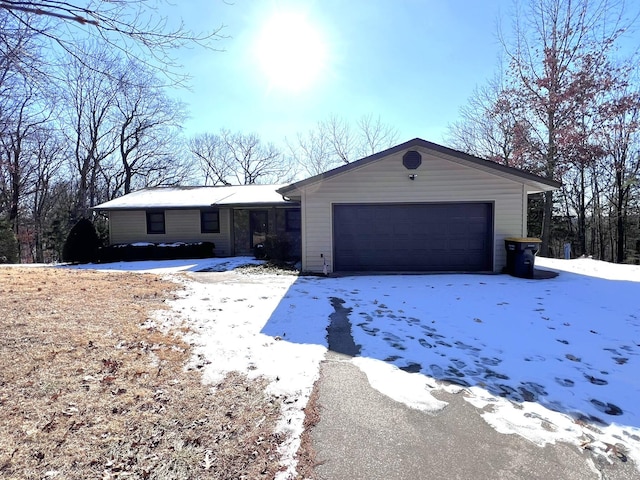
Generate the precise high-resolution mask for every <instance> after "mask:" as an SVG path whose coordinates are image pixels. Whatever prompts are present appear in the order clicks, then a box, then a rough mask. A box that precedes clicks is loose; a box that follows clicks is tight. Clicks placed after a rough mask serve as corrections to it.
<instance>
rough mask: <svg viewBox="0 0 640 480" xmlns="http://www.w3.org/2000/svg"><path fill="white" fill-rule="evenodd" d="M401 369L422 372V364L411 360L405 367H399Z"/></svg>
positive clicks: (408, 371)
mask: <svg viewBox="0 0 640 480" xmlns="http://www.w3.org/2000/svg"><path fill="white" fill-rule="evenodd" d="M398 368H399V369H400V370H404V371H405V372H407V373H420V371H421V370H422V365H420V364H419V363H414V362H409V364H408V365H406V366H404V367H398Z"/></svg>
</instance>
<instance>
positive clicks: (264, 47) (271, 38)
mask: <svg viewBox="0 0 640 480" xmlns="http://www.w3.org/2000/svg"><path fill="white" fill-rule="evenodd" d="M255 42H256V43H255V48H254V53H255V56H256V60H257V63H258V67H259V70H260V72H262V74H263V75H265V77H266V81H267V83H268V87H269V88H270V89H280V90H287V91H295V92H301V91H304V90H308V89H310V88H311V87H312V86H313V85H314V84H315V83H316V82H317V81H318V80H319V79H320V78H321V76H322V75H323V71H324V70H325V68H326V64H327V44H326V41H325V40H324V39H323V37H322V34H321V32H320V30H319V29H318V28H317V27H316V26H315V25H314V24H313V22H311V21H310V20H309V19H308V18H307V17H306V16H305V15H303V14H300V13H293V12H288V13H284V12H279V13H275V14H273V15H272V16H270V17H268V18H267V19H266V20H265V21H264V23H263V25H262V27H261V28H260V30H259V33H258V35H257V37H256V40H255Z"/></svg>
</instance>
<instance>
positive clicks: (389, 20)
mask: <svg viewBox="0 0 640 480" xmlns="http://www.w3.org/2000/svg"><path fill="white" fill-rule="evenodd" d="M510 8H511V1H510V0H482V1H478V0H451V1H442V0H369V1H366V0H298V1H294V0H283V1H276V0H265V1H257V0H253V1H251V0H233V1H231V0H227V1H226V2H225V1H221V0H188V1H181V2H179V3H177V5H176V8H174V9H172V11H173V12H176V11H179V12H180V15H181V16H182V18H183V20H184V22H185V23H186V25H187V27H189V28H190V29H194V30H205V29H212V28H216V27H217V26H219V25H220V24H224V25H226V27H225V29H224V30H223V31H222V33H223V34H225V35H228V36H229V38H227V39H224V40H221V41H219V42H218V46H219V47H220V48H223V49H224V51H223V52H212V51H205V50H202V49H192V50H188V51H185V52H183V54H182V55H181V58H180V61H181V62H182V63H183V64H184V68H185V73H189V74H190V75H192V77H193V81H192V86H193V90H192V92H180V93H179V97H180V98H181V99H182V100H183V101H185V102H186V103H187V104H188V107H189V109H190V112H191V118H190V119H189V121H188V122H187V123H186V124H185V128H186V133H187V135H192V134H194V133H200V132H217V131H218V130H219V129H220V128H223V127H224V128H228V129H230V130H232V131H241V132H243V133H250V132H256V133H258V134H259V135H260V137H261V138H262V139H263V140H265V141H273V142H274V143H280V142H281V141H282V140H283V139H284V137H289V138H293V137H295V135H296V133H297V132H299V131H307V130H308V129H310V128H312V127H313V125H314V124H315V123H316V122H317V121H319V120H324V119H326V118H328V117H329V116H330V115H332V114H335V115H338V116H341V117H344V118H345V119H347V120H350V121H355V120H356V119H357V118H359V117H361V116H362V115H364V114H373V115H375V116H377V115H380V117H381V118H382V120H383V121H384V122H385V123H388V124H391V125H393V126H394V127H395V128H397V130H398V131H399V133H400V135H399V137H400V138H399V141H405V140H409V139H411V138H414V137H422V138H424V139H426V140H430V141H434V142H439V143H442V142H443V138H444V135H445V132H446V127H447V125H448V124H449V123H451V122H453V121H455V120H456V119H457V118H458V111H459V108H460V107H461V106H462V105H464V104H465V103H466V101H467V99H468V97H469V96H470V95H471V93H472V91H473V89H474V88H475V87H476V86H477V85H482V84H484V83H485V82H486V80H487V79H488V78H490V77H492V76H493V74H494V72H495V71H496V68H497V64H498V59H499V54H500V51H501V48H500V45H499V42H498V40H497V34H496V32H497V20H498V18H499V16H500V15H504V16H507V14H508V12H509V10H510ZM274 17H275V18H280V19H284V20H281V21H280V23H279V24H277V25H276V26H275V28H276V29H277V30H286V29H287V28H291V29H292V32H291V33H290V37H289V39H288V40H287V39H285V40H283V41H286V42H288V46H287V47H286V48H278V47H277V44H278V43H277V42H278V41H280V40H281V39H276V40H275V45H276V46H272V45H271V43H270V42H272V43H273V42H274V40H273V39H272V38H271V37H272V36H273V35H274V34H273V28H274V25H273V18H274ZM291 19H293V23H295V24H298V26H297V27H295V26H293V27H292V26H290V25H291V23H292V22H291ZM287 22H288V23H287ZM507 22H508V20H507ZM283 25H284V26H283ZM269 26H271V27H269ZM269 28H271V30H269ZM265 29H266V31H265ZM269 32H271V33H269ZM309 32H311V33H309ZM301 37H304V38H301ZM291 38H299V41H298V40H296V41H291V40H290V39H291ZM293 44H295V45H293ZM261 45H262V47H263V48H262V50H261V48H260V46H261ZM265 45H266V51H265V48H264V47H265ZM287 49H288V50H287ZM291 49H293V50H291ZM305 49H310V50H312V51H313V53H312V54H310V55H304V54H302V53H301V50H305ZM270 50H271V51H272V53H269V51H270ZM282 50H287V52H285V56H284V58H282V56H280V57H279V56H278V54H277V53H273V51H282ZM269 55H274V57H269V58H264V57H267V56H269ZM305 56H307V57H310V58H303V57H305ZM292 58H293V59H297V60H296V61H292V60H291V59H292ZM263 61H264V62H265V63H270V64H272V65H273V64H277V62H281V65H282V68H279V70H280V71H282V70H286V69H287V68H292V64H295V65H293V69H292V70H291V71H290V72H289V73H290V74H289V75H288V77H293V78H292V79H291V82H290V83H286V82H285V79H283V78H278V76H277V74H276V73H273V72H269V71H265V67H263V65H262V62H263ZM297 65H302V67H303V68H302V69H303V70H305V71H307V72H309V78H306V77H304V76H303V77H302V78H301V79H297V77H296V75H297V74H298V73H296V70H295V68H296V66H297ZM267 70H268V69H267ZM299 70H300V69H299ZM296 82H297V83H296Z"/></svg>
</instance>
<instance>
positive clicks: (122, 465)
mask: <svg viewBox="0 0 640 480" xmlns="http://www.w3.org/2000/svg"><path fill="white" fill-rule="evenodd" d="M176 288H178V287H177V285H176V284H175V283H172V282H169V281H164V280H162V279H160V278H158V277H157V276H154V275H146V274H134V273H105V272H92V271H82V270H64V269H55V268H28V269H27V268H0V312H1V313H0V364H1V365H2V369H0V477H2V478H7V479H18V478H19V479H44V478H60V479H63V478H64V479H87V478H99V479H103V480H108V479H116V478H118V479H119V478H136V479H196V478H198V479H209V478H211V479H214V478H215V479H230V478H234V479H257V478H273V477H274V475H275V474H276V472H277V471H278V470H279V469H280V468H281V467H280V465H279V460H280V458H279V455H278V452H277V448H278V445H279V444H280V442H281V440H282V438H281V437H280V436H279V434H277V433H274V431H275V426H276V422H277V420H278V419H279V417H280V407H279V403H278V402H277V400H274V399H273V398H271V397H269V396H267V395H266V394H265V393H264V388H265V386H266V383H265V381H263V380H248V379H247V378H246V377H244V376H243V375H241V374H230V375H228V376H227V377H226V378H225V379H224V381H222V382H221V383H220V384H219V385H216V386H215V387H214V388H211V386H206V385H203V384H202V382H201V375H200V373H199V372H197V371H187V370H186V369H185V368H184V367H185V365H186V363H187V362H188V360H189V359H190V356H191V351H190V347H189V345H187V344H186V343H185V342H184V341H183V340H182V336H181V335H179V332H175V333H172V332H169V333H166V332H161V331H159V330H158V329H156V328H154V327H151V326H149V323H147V320H148V319H149V315H150V314H151V312H152V311H156V310H158V309H162V308H166V307H165V304H164V301H165V299H167V298H170V297H171V295H172V293H171V292H172V291H174V290H175V289H176Z"/></svg>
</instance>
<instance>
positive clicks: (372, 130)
mask: <svg viewBox="0 0 640 480" xmlns="http://www.w3.org/2000/svg"><path fill="white" fill-rule="evenodd" d="M356 125H357V129H358V134H359V135H358V137H359V142H358V143H359V147H358V156H359V157H367V156H369V155H373V154H374V153H377V152H380V151H382V150H384V149H386V148H389V147H392V146H393V145H395V144H396V143H397V141H398V130H397V129H396V128H394V127H392V126H391V125H387V124H384V123H382V119H381V118H380V115H378V116H377V117H374V116H373V114H371V113H370V114H368V115H363V116H362V117H360V118H359V119H358V121H357V122H356Z"/></svg>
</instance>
